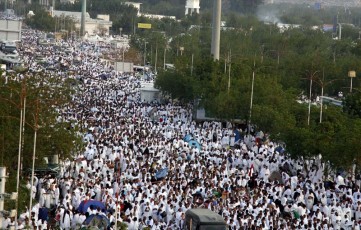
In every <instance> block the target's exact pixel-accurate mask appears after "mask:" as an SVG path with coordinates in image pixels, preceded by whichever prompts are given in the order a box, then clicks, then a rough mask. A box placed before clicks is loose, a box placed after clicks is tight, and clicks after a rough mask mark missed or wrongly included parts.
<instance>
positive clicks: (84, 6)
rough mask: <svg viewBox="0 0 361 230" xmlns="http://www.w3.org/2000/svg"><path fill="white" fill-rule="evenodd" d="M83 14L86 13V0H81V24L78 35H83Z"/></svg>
mask: <svg viewBox="0 0 361 230" xmlns="http://www.w3.org/2000/svg"><path fill="white" fill-rule="evenodd" d="M85 14H86V0H82V4H81V25H80V36H82V37H83V36H84V35H85Z"/></svg>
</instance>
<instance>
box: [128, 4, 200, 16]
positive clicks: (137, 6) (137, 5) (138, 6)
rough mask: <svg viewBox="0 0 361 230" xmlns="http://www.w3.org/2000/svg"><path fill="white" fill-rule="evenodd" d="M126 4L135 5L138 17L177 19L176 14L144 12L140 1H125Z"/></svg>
mask: <svg viewBox="0 0 361 230" xmlns="http://www.w3.org/2000/svg"><path fill="white" fill-rule="evenodd" d="M198 1H199V0H198ZM124 4H125V5H127V6H132V7H134V8H135V9H136V10H137V16H138V17H146V18H152V19H163V18H169V19H173V20H176V17H175V16H168V15H160V14H146V13H142V12H141V10H140V6H141V5H142V3H138V2H124Z"/></svg>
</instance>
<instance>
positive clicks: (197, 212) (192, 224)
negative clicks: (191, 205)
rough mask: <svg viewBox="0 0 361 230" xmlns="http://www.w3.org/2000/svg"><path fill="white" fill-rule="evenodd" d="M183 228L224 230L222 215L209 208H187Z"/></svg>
mask: <svg viewBox="0 0 361 230" xmlns="http://www.w3.org/2000/svg"><path fill="white" fill-rule="evenodd" d="M183 229H184V230H226V229H227V223H226V222H225V221H224V219H223V217H222V216H221V215H219V214H217V213H215V212H213V211H211V210H209V209H203V208H195V209H189V210H188V211H186V213H185V224H184V226H183Z"/></svg>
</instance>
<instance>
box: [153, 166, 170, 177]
mask: <svg viewBox="0 0 361 230" xmlns="http://www.w3.org/2000/svg"><path fill="white" fill-rule="evenodd" d="M167 175H168V168H167V167H166V168H163V169H161V170H159V171H157V172H156V173H155V179H157V180H159V179H161V178H164V177H166V176H167Z"/></svg>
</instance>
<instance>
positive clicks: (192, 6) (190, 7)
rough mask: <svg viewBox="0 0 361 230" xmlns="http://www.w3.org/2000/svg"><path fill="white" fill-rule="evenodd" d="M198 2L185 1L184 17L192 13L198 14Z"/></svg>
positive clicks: (195, 0) (193, 0)
mask: <svg viewBox="0 0 361 230" xmlns="http://www.w3.org/2000/svg"><path fill="white" fill-rule="evenodd" d="M199 1H200V0H187V2H186V15H192V14H193V13H197V14H199V9H200V7H199Z"/></svg>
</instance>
